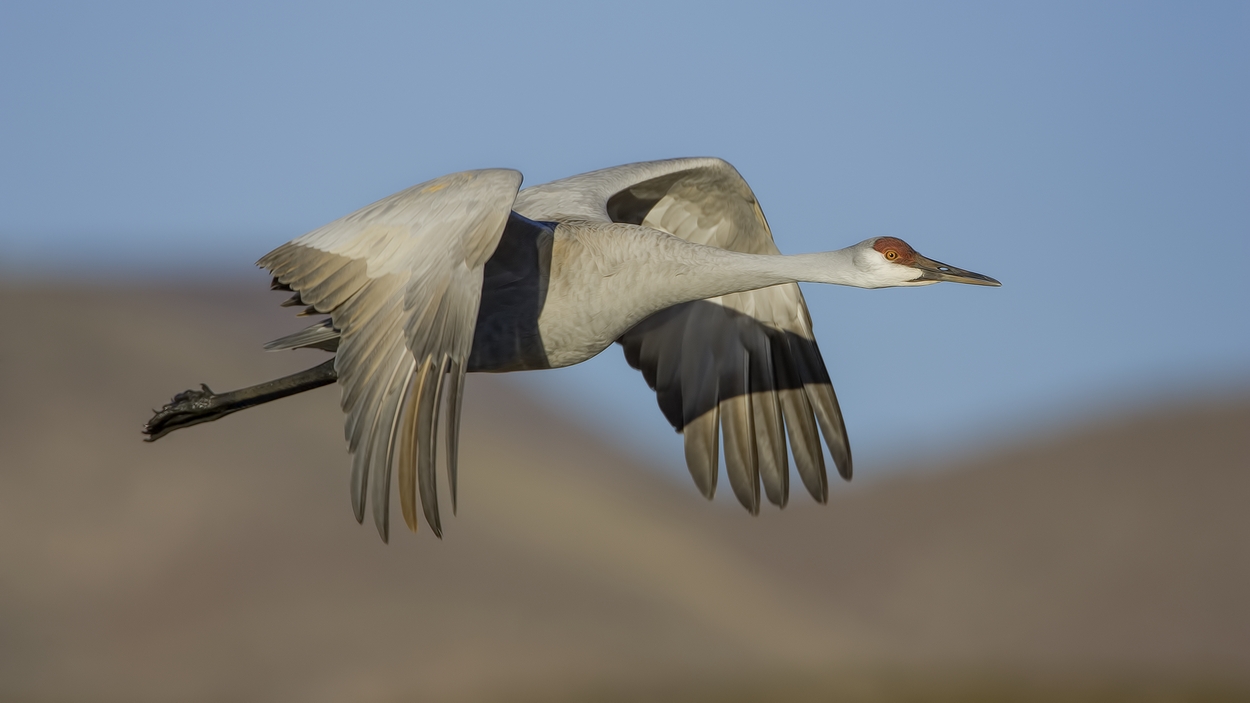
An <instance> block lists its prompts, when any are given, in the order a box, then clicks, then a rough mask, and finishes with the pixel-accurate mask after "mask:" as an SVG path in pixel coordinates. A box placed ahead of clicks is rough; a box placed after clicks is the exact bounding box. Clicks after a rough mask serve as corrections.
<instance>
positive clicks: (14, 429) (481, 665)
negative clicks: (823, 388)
mask: <svg viewBox="0 0 1250 703" xmlns="http://www.w3.org/2000/svg"><path fill="white" fill-rule="evenodd" d="M1248 35H1250V9H1248V8H1247V6H1246V5H1244V4H1239V3H1210V4H1206V5H1203V6H1200V7H1192V6H1189V5H1182V4H1180V3H1173V4H1157V3H1156V4H1144V3H1131V4H1130V3H1123V4H1120V3H1071V4H1059V3H1046V4H1039V5H1036V6H1032V7H1020V6H1010V7H1009V6H1002V5H999V4H989V3H986V4H969V3H946V4H940V5H937V4H924V5H922V4H886V3H874V4H871V5H865V6H862V7H856V6H844V7H831V6H826V5H825V4H819V5H817V4H812V5H806V6H802V5H800V6H790V7H785V6H776V5H775V4H774V5H769V4H763V3H752V4H735V3H694V2H692V3H677V2H654V3H652V2H636V3H630V4H619V3H618V4H613V5H607V4H605V5H602V6H592V5H590V4H588V3H567V4H566V3H541V2H537V3H523V4H522V3H515V4H514V3H506V4H505V3H499V4H495V3H470V2H466V3H447V4H444V5H441V6H437V7H434V6H422V5H419V4H406V3H404V4H399V3H397V4H385V3H371V4H361V3H357V4H352V5H346V4H344V5H313V4H308V3H301V4H273V3H271V4H265V5H263V6H257V5H255V4H242V3H240V4H230V3H220V2H217V3H211V4H208V3H205V4H195V3H181V4H176V5H169V4H161V3H151V4H120V3H119V4H107V5H105V4H94V3H82V4H74V3H24V2H6V3H4V4H3V5H0V135H2V136H0V309H3V310H4V326H3V331H2V332H0V697H3V698H6V699H14V700H81V701H109V700H127V701H164V700H171V699H177V700H187V701H215V700H235V699H239V698H246V699H265V700H301V701H308V700H326V701H331V700H333V701H338V700H387V701H392V700H465V701H478V700H482V701H494V700H556V699H567V700H634V699H645V700H777V699H790V700H827V699H829V698H831V697H839V698H844V699H849V700H968V699H971V698H978V697H979V698H982V699H995V700H1004V699H1008V700H1010V699H1014V700H1039V701H1040V700H1054V699H1055V698H1067V699H1076V700H1091V701H1093V700H1125V699H1150V700H1234V699H1245V698H1247V697H1250V675H1248V674H1247V672H1250V599H1247V598H1246V594H1247V593H1250V472H1248V471H1247V469H1250V459H1247V457H1248V456H1250V325H1248V324H1247V319H1250V316H1248V315H1247V313H1248V312H1250V311H1248V310H1247V308H1248V305H1247V302H1246V301H1247V298H1246V294H1245V290H1244V283H1243V281H1244V279H1245V275H1244V268H1245V263H1246V262H1247V261H1250V197H1248V196H1247V194H1250V130H1247V129H1246V127H1245V126H1246V125H1247V124H1250V43H1248V42H1246V41H1245V38H1246V36H1248ZM688 155H716V156H721V157H724V158H726V159H728V160H729V161H730V162H732V163H733V164H735V165H736V166H737V167H738V169H739V170H740V171H741V172H742V174H743V175H744V176H745V177H746V178H747V180H748V181H749V182H750V183H751V185H752V187H753V188H754V189H755V192H756V194H757V196H758V197H759V199H760V201H761V203H762V205H763V207H764V210H765V212H766V213H767V214H768V217H769V221H770V223H771V225H772V227H773V230H774V234H775V237H776V239H777V241H778V244H779V246H780V247H781V249H782V250H783V251H785V252H791V253H797V252H802V251H815V250H822V249H833V248H839V247H842V246H846V245H848V244H851V243H854V242H856V241H859V240H861V239H864V238H866V237H870V236H879V235H893V236H899V237H903V238H905V239H907V240H908V241H909V242H911V243H912V244H913V245H915V246H916V248H917V249H919V250H920V251H921V252H923V253H925V254H927V255H929V256H932V257H934V258H937V259H939V260H942V261H946V262H948V263H951V264H954V265H956V266H960V267H964V268H969V269H972V270H975V271H979V272H982V273H986V274H989V275H992V276H994V277H996V278H999V279H1000V280H1002V281H1003V282H1004V286H1003V288H1001V289H996V290H990V289H981V288H972V287H967V286H954V285H944V286H934V287H930V288H925V289H920V290H886V291H860V290H851V289H835V288H833V287H816V286H809V287H807V288H805V292H806V295H807V298H808V302H809V305H810V307H811V310H812V317H813V321H814V323H815V326H816V331H817V337H818V341H819V343H820V345H821V348H822V350H823V351H824V354H825V357H826V361H827V363H828V365H829V367H830V373H831V375H832V377H833V379H834V382H835V384H836V386H837V388H838V391H839V398H840V399H841V401H842V406H843V409H844V411H845V413H846V416H847V424H848V428H849V430H850V433H851V439H852V443H853V446H854V448H855V452H856V480H855V482H854V483H853V484H849V485H845V484H839V485H836V486H834V487H833V490H832V498H831V501H830V505H828V506H825V507H820V506H815V505H811V504H810V501H807V500H806V498H805V497H803V496H795V500H794V501H792V505H791V506H790V507H789V508H787V509H786V510H785V511H784V512H778V511H775V510H771V509H768V508H766V509H765V511H764V514H763V515H761V516H760V517H758V518H751V517H750V516H748V515H746V514H745V513H744V512H743V511H741V510H740V509H739V508H738V507H737V506H736V504H735V503H734V502H733V500H732V497H731V496H729V495H728V491H722V494H723V495H720V496H718V497H717V499H716V500H715V501H713V502H711V503H708V502H706V501H704V500H703V499H702V498H700V497H699V496H698V494H697V491H696V490H695V489H694V487H693V485H691V482H690V480H689V478H688V477H687V476H686V475H685V469H684V468H683V465H682V450H681V441H680V437H679V436H678V435H675V434H674V433H673V432H672V431H671V429H670V428H668V426H667V425H666V424H665V423H664V421H663V419H662V417H661V415H660V413H659V411H658V409H657V408H656V407H655V401H654V398H653V396H652V395H651V394H650V392H649V391H648V390H647V388H646V386H645V384H644V383H643V382H642V379H641V378H640V377H639V376H638V374H637V373H636V372H634V371H632V370H630V369H628V368H627V367H626V366H625V364H624V361H623V359H622V358H621V353H620V351H619V350H618V349H616V348H613V349H609V350H608V351H606V352H605V353H604V354H602V355H601V356H600V357H599V358H597V359H595V360H593V361H591V362H589V363H587V364H584V365H582V366H581V367H576V368H573V369H567V370H561V371H551V372H539V373H525V374H513V375H510V376H504V377H481V378H479V377H475V378H473V379H472V380H471V383H470V390H469V393H470V397H469V400H468V405H467V409H466V413H467V415H466V419H465V422H466V429H465V436H464V439H463V444H464V459H463V465H462V469H461V476H462V485H461V490H460V511H459V515H458V516H457V517H456V518H454V519H453V520H451V521H450V524H446V525H445V527H446V528H447V529H446V537H445V539H443V540H442V541H438V540H435V539H434V538H433V537H432V536H431V535H430V534H429V533H428V531H427V532H422V533H420V534H417V535H416V536H410V535H407V534H406V533H403V534H396V535H395V536H394V537H393V538H392V540H391V542H392V543H391V544H390V545H389V546H386V545H382V544H381V543H380V542H379V541H378V540H377V537H376V535H375V534H374V532H373V530H372V529H371V528H370V527H368V526H366V527H359V526H357V525H356V524H355V522H354V520H353V519H352V517H351V513H350V510H349V508H348V503H347V490H346V471H347V465H348V462H347V456H346V452H345V450H344V448H343V446H342V441H341V439H340V437H341V418H340V417H339V413H338V410H337V393H336V391H335V390H333V389H323V390H319V391H314V392H312V393H309V394H306V395H305V396H301V397H298V398H293V399H289V400H285V401H282V402H280V403H275V404H273V405H271V406H267V407H263V408H258V409H256V410H252V411H248V412H247V413H245V414H240V415H236V416H233V417H231V418H228V419H226V420H223V421H222V422H220V423H216V424H213V425H208V426H204V427H197V428H193V429H191V430H188V431H185V432H179V433H176V434H174V435H172V436H170V437H168V438H166V439H164V440H161V441H160V442H159V443H156V444H154V445H144V444H142V443H141V442H140V441H139V436H140V435H139V432H138V429H139V426H140V425H141V424H142V422H143V421H144V420H146V419H147V416H148V410H149V409H150V408H152V407H156V406H159V405H160V404H162V403H163V402H165V401H166V400H167V399H168V397H169V396H170V395H172V394H173V393H174V392H176V391H179V390H182V389H184V388H187V387H191V386H193V385H195V384H197V383H199V382H207V383H209V384H210V385H212V386H213V387H214V388H217V389H224V388H234V387H238V386H243V385H247V384H251V383H255V382H258V381H261V380H265V379H267V378H269V377H272V376H276V375H278V374H281V373H287V372H290V371H294V370H297V369H300V368H303V367H306V366H309V365H311V364H312V363H316V362H319V361H320V360H321V359H322V358H324V356H323V355H319V354H317V353H314V352H307V353H305V352H298V353H288V354H263V353H262V352H260V345H261V344H262V343H263V342H265V341H267V340H269V339H272V338H274V337H277V336H280V335H281V334H283V333H286V332H288V331H291V330H293V329H296V328H297V327H298V326H299V324H300V323H299V322H298V321H297V320H295V319H294V318H293V317H291V316H290V314H289V311H288V310H282V309H279V308H278V307H277V303H278V302H279V301H280V299H281V298H280V296H278V295H277V294H272V293H269V292H267V290H266V289H267V285H266V283H267V281H266V279H265V277H264V276H263V275H262V274H260V273H259V272H258V271H256V270H255V269H254V268H252V266H251V262H253V261H255V260H256V259H257V258H259V257H260V256H261V255H262V254H264V253H265V252H266V251H268V250H269V249H271V248H272V247H274V246H276V245H278V244H280V243H281V242H283V241H285V240H287V239H290V238H292V237H294V236H296V235H298V234H301V233H303V232H304V231H307V230H309V229H312V228H314V227H316V226H319V225H321V224H324V223H325V222H327V221H329V220H332V219H334V218H336V217H338V216H340V215H343V214H345V213H347V212H350V211H351V210H354V209H356V208H357V207H360V206H362V205H364V204H367V203H369V202H371V201H373V200H376V199H377V198H379V197H382V196H385V195H387V194H389V193H391V192H394V191H396V190H399V189H401V188H404V187H406V186H409V185H412V184H414V183H417V182H420V181H423V180H426V179H428V178H432V177H435V176H438V175H441V174H444V173H447V172H451V171H456V170H463V169H467V168H479V167H487V166H508V167H514V168H518V169H520V170H522V171H523V172H524V173H525V174H526V182H527V183H529V184H534V183H540V182H543V181H546V180H550V179H554V178H559V177H562V176H566V175H571V174H573V173H578V172H582V171H586V170H591V169H595V168H600V167H604V166H609V165H613V164H618V163H625V162H630V161H638V160H645V159H654V158H666V157H672V156H688Z"/></svg>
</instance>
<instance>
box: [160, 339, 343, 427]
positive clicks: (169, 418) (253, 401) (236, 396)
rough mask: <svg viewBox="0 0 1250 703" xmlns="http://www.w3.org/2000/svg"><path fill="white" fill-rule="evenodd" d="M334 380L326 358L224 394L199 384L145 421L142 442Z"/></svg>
mask: <svg viewBox="0 0 1250 703" xmlns="http://www.w3.org/2000/svg"><path fill="white" fill-rule="evenodd" d="M338 377H339V375H338V373H337V372H336V371H335V370H334V359H330V360H329V361H327V362H325V363H323V364H318V365H317V366H314V367H312V368H311V369H308V370H306V371H300V372H299V373H295V374H291V375H290V376H283V377H282V378H278V379H275V380H273V381H268V382H266V383H261V384H259V385H255V386H249V387H247V388H241V389H239V390H237V391H230V392H228V393H214V392H213V391H212V390H211V389H209V387H208V386H206V385H203V384H200V390H198V391H196V390H189V391H183V392H181V393H179V394H178V395H176V396H174V399H173V400H171V401H170V402H169V403H168V404H167V405H166V406H165V407H163V408H161V409H160V410H158V411H157V412H156V414H155V415H153V416H152V419H151V420H148V422H147V424H145V425H144V426H143V433H144V434H146V435H147V437H146V438H145V439H144V441H145V442H155V441H156V440H158V439H160V438H161V437H164V436H165V435H167V434H169V433H170V432H173V431H174V430H180V429H182V428H184V427H190V426H192V425H198V424H200V423H203V422H212V421H213V420H220V419H221V418H223V417H225V416H227V415H229V414H231V413H235V412H238V411H240V410H245V409H247V408H250V407H252V406H255V405H261V404H263V403H268V402H269V401H271V400H277V399H279V398H285V397H287V396H289V395H295V394H296V393H303V392H304V391H310V390H312V389H314V388H320V387H322V386H326V385H329V384H331V383H334V382H335V381H337V380H338Z"/></svg>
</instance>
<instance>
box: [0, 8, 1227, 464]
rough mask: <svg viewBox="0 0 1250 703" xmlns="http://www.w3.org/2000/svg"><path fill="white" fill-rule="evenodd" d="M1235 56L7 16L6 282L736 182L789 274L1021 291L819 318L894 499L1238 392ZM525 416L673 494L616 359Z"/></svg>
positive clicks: (944, 14) (649, 21)
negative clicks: (573, 422) (992, 446)
mask: <svg viewBox="0 0 1250 703" xmlns="http://www.w3.org/2000/svg"><path fill="white" fill-rule="evenodd" d="M1247 36H1250V5H1247V4H1244V3H1232V2H1230V3H1217V2H1212V3H1203V4H1201V5H1195V4H1192V3H1188V4H1182V3H1172V4H1160V3H1139V2H1134V3H1091V2H1080V3H1051V2H1048V3H1038V4H1034V5H1022V4H1017V3H862V4H854V5H842V6H838V5H832V4H829V3H796V4H782V3H750V4H746V3H741V4H735V3H726V2H716V3H711V2H708V3H693V2H692V3H682V2H655V3H651V2H633V3H611V4H607V3H604V4H592V3H541V2H527V3H472V2H458V3H442V4H438V5H434V4H425V3H395V4H386V3H351V4H350V5H349V4H341V5H334V4H315V3H299V4H272V3H264V4H259V5H258V4H255V3H222V2H214V3H204V4H197V3H151V4H127V3H109V4H105V3H83V4H72V3H50V2H39V3H24V2H14V1H13V0H9V1H8V2H5V3H3V4H0V134H3V138H2V139H0V277H6V278H10V279H16V278H30V277H56V276H63V275H67V274H72V275H76V276H87V277H90V278H94V279H104V280H109V279H117V280H135V279H165V280H169V279H177V278H179V277H183V276H188V275H193V276H199V277H221V278H223V279H226V278H230V279H236V280H237V281H238V284H239V285H262V284H263V280H264V279H263V278H262V277H261V276H260V275H259V274H257V273H254V272H253V270H252V268H251V266H252V262H254V261H255V260H256V259H257V258H259V256H260V255H262V254H264V253H265V252H266V251H268V250H269V249H270V248H272V247H274V246H276V245H277V244H280V243H281V242H283V241H285V240H287V239H290V238H292V237H294V236H296V235H298V234H300V233H302V232H304V231H307V230H309V229H312V228H314V227H317V226H319V225H321V224H323V223H325V222H327V221H329V220H332V219H334V218H336V217H338V216H340V215H343V214H345V213H347V212H349V211H351V210H354V209H356V208H357V207H359V206H361V205H364V204H366V203H369V202H371V201H373V200H376V199H378V198H379V197H382V196H384V195H387V194H389V193H391V192H394V191H396V190H399V189H401V188H404V187H406V186H408V185H412V184H414V183H417V182H420V181H423V180H426V179H428V178H431V177H434V176H437V175H440V174H443V173H447V172H451V171H457V170H463V169H467V168H479V167H486V166H508V167H514V168H518V169H520V170H522V171H523V172H524V173H525V174H526V182H527V183H530V184H533V183H540V182H543V181H546V180H551V179H553V178H558V177H562V176H565V175H570V174H573V173H578V172H582V171H586V170H590V169H594V168H600V167H603V166H608V165H612V164H617V163H625V162H630V161H639V160H645V159H655V158H666V157H673V156H693V155H716V156H721V157H724V158H726V159H728V160H729V161H731V162H732V163H734V164H735V165H736V166H737V167H738V169H739V170H740V171H741V172H742V173H743V175H744V176H745V177H746V178H747V179H748V181H749V182H750V183H751V185H752V186H753V188H754V189H755V192H756V194H757V195H758V196H759V199H760V201H761V203H762V205H763V207H764V210H765V212H766V213H767V215H768V217H769V221H770V223H771V224H772V226H773V231H774V234H775V236H776V239H777V241H778V244H779V246H780V247H781V249H782V250H783V251H786V252H790V253H798V252H803V251H814V250H823V249H835V248H840V247H842V246H846V245H848V244H851V243H854V242H856V241H859V240H861V239H864V238H866V237H870V236H879V235H893V236H898V237H902V238H904V239H906V240H908V241H909V242H911V243H912V244H913V245H914V246H915V247H916V248H917V249H918V250H920V251H921V252H923V253H925V254H927V255H929V256H932V257H934V258H936V259H939V260H942V261H945V262H947V263H951V264H954V265H956V266H960V267H964V268H969V269H972V270H974V271H979V272H982V273H986V274H989V275H991V276H994V277H996V278H998V279H1000V280H1002V281H1003V283H1004V287H1003V288H1001V289H996V290H995V289H985V288H972V287H967V286H954V285H940V286H933V287H929V288H923V289H912V290H887V291H860V290H851V289H840V288H839V289H834V288H832V287H820V286H808V287H807V288H806V289H805V290H806V292H807V296H808V301H809V304H810V306H811V308H812V316H813V319H814V322H815V324H816V327H817V332H818V340H819V342H820V344H821V347H822V349H823V350H824V353H825V356H826V360H827V361H828V363H829V366H830V371H831V374H832V376H833V378H834V380H835V382H836V383H837V387H838V389H839V395H840V398H841V400H842V403H843V407H844V410H845V411H846V414H847V419H848V425H849V428H850V431H851V434H852V441H853V442H854V444H855V447H856V450H857V454H858V457H859V459H860V468H861V471H862V470H871V468H872V467H873V466H874V465H875V464H884V463H886V462H887V460H888V459H890V458H896V457H898V456H916V455H920V454H924V453H926V452H937V451H952V450H953V451H959V450H960V449H961V448H962V447H965V446H968V445H969V443H974V442H980V441H983V440H986V439H992V438H994V437H997V436H1001V435H1002V434H1003V433H1013V432H1015V433H1018V432H1021V431H1024V430H1026V429H1027V428H1029V427H1032V426H1036V425H1038V424H1041V425H1048V426H1049V425H1054V424H1055V423H1059V424H1063V423H1072V422H1078V421H1080V420H1081V419H1083V418H1085V417H1089V416H1091V415H1092V414H1094V413H1096V412H1098V411H1100V410H1103V409H1107V408H1116V407H1123V406H1125V405H1134V404H1138V405H1149V404H1151V403H1155V402H1159V401H1160V400H1162V399H1165V398H1168V397H1171V396H1172V395H1174V394H1183V393H1186V392H1198V391H1216V390H1219V389H1226V388H1228V387H1238V388H1243V389H1244V388H1246V387H1247V386H1248V385H1250V331H1248V328H1250V324H1247V323H1248V322H1250V314H1248V313H1250V310H1248V308H1250V305H1247V301H1248V300H1250V297H1248V296H1247V294H1246V291H1245V286H1246V284H1245V280H1246V273H1245V268H1246V265H1247V262H1250V129H1247V125H1250V42H1248V41H1246V37H1247ZM276 302H277V301H276V300H275V303H276ZM257 341H258V343H259V342H261V341H264V340H257ZM190 380H193V381H195V380H200V379H190ZM518 382H519V383H522V384H523V385H525V386H527V387H532V388H535V389H538V390H540V391H541V392H542V393H543V394H544V397H545V398H546V399H547V400H548V402H551V403H552V404H555V405H560V406H563V407H567V408H569V409H571V410H573V411H574V412H576V413H577V414H578V415H579V416H580V417H581V418H582V419H584V420H585V421H586V422H588V423H590V424H591V425H592V426H594V427H595V428H597V431H600V432H603V433H604V434H609V435H614V436H617V437H618V438H620V439H622V440H623V441H624V442H626V443H627V444H628V445H629V446H630V447H631V448H633V449H635V450H638V451H642V452H644V453H648V454H650V455H651V456H653V457H658V458H660V459H661V460H662V461H664V462H665V463H668V464H670V465H674V466H680V462H681V448H680V440H679V438H677V437H676V436H675V435H673V434H672V433H671V432H670V431H669V430H668V429H667V427H666V425H665V424H664V422H663V420H662V418H661V417H660V415H659V412H658V410H657V409H656V408H655V407H654V401H653V399H652V398H651V396H650V394H649V393H648V391H647V390H646V388H645V386H644V385H643V383H642V381H641V379H640V378H638V377H637V374H636V373H635V372H633V371H631V370H629V369H627V368H625V367H624V363H623V361H622V359H621V354H620V352H619V350H617V349H611V350H609V351H607V352H606V353H605V354H603V355H601V357H600V358H599V359H596V360H595V361H592V362H590V363H589V364H588V365H586V366H585V367H582V368H577V369H570V370H566V371H559V372H543V373H537V374H522V375H521V378H520V379H519V380H518ZM865 462H866V463H865Z"/></svg>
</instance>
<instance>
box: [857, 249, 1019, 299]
mask: <svg viewBox="0 0 1250 703" xmlns="http://www.w3.org/2000/svg"><path fill="white" fill-rule="evenodd" d="M854 249H855V255H854V260H855V266H856V268H858V269H859V270H860V271H861V272H862V274H863V276H864V277H865V279H867V280H870V281H871V282H872V283H873V284H875V285H872V286H871V287H873V288H888V287H891V286H927V285H931V284H933V283H938V282H940V281H950V282H952V283H970V284H972V285H974V286H1000V285H1002V284H1001V283H999V282H998V281H996V280H994V279H992V278H990V277H989V276H982V275H981V274H979V273H973V272H971V271H965V270H963V269H958V268H955V267H954V266H948V265H946V264H944V263H941V262H940V261H934V260H933V259H930V258H929V257H927V256H923V255H921V254H920V253H919V252H917V251H916V250H915V249H912V248H911V245H910V244H908V243H907V242H904V241H903V240H901V239H897V238H895V237H874V238H872V239H866V240H864V241H862V242H860V243H859V244H857V245H855V247H854Z"/></svg>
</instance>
